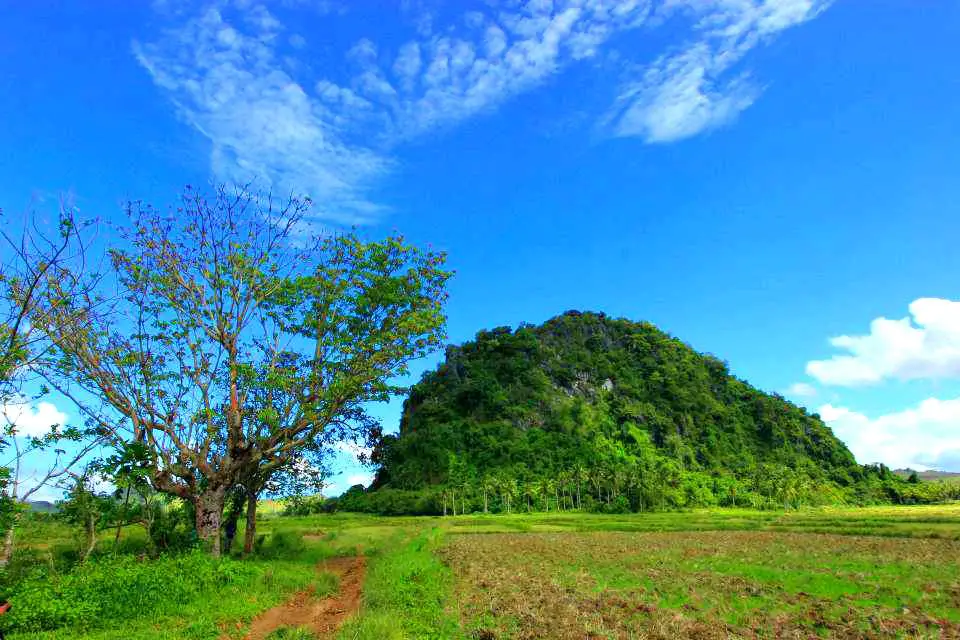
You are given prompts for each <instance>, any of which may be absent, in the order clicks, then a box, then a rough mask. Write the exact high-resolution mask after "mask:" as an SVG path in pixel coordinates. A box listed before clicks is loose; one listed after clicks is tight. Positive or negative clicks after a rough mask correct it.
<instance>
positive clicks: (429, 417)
mask: <svg viewBox="0 0 960 640" xmlns="http://www.w3.org/2000/svg"><path fill="white" fill-rule="evenodd" d="M374 460H375V461H377V462H379V463H380V464H381V467H380V470H379V473H378V474H377V477H376V480H375V482H374V485H373V488H374V489H375V490H378V489H383V488H391V489H404V490H423V489H427V488H431V487H435V488H436V487H451V488H453V490H454V491H456V488H458V487H459V488H460V490H461V494H464V495H469V496H471V499H476V498H473V496H476V495H479V492H482V493H483V494H484V496H488V494H494V495H495V496H499V498H498V499H499V500H513V499H518V500H524V499H526V500H527V501H528V502H529V501H530V496H526V498H524V496H523V495H522V494H523V492H524V491H532V492H534V493H540V494H542V493H543V492H545V491H546V492H553V493H554V495H555V497H556V500H557V503H558V504H563V499H562V496H563V495H564V494H565V492H566V493H572V492H573V491H574V488H573V487H576V491H577V492H578V493H582V494H584V495H585V496H588V499H589V500H593V501H597V502H601V503H609V502H611V501H612V500H617V501H618V502H619V503H620V504H621V506H623V505H624V504H625V503H626V504H629V507H630V508H633V509H644V508H651V507H658V506H663V507H677V506H689V505H698V504H703V505H710V504H729V505H745V504H752V505H754V506H763V505H767V504H770V505H775V504H779V505H783V504H798V503H817V502H836V501H852V500H858V501H863V500H867V501H883V500H886V499H888V492H887V491H886V489H885V488H884V486H885V484H886V485H891V484H900V483H902V481H900V480H899V479H898V478H896V477H895V476H893V474H891V473H890V472H889V470H888V469H886V468H883V467H862V466H860V465H858V464H857V462H856V460H855V459H854V457H853V455H852V454H851V453H850V451H849V450H848V449H847V447H846V446H845V445H844V444H843V443H842V442H840V441H839V440H838V439H837V438H836V437H835V436H834V434H833V432H832V431H831V430H830V428H829V427H828V426H827V425H826V424H824V423H823V421H822V420H820V418H819V417H818V416H817V415H813V414H810V413H808V412H807V411H806V410H804V409H803V408H801V407H798V406H796V405H794V404H792V403H790V402H788V401H787V400H785V399H784V398H782V397H780V396H778V395H776V394H768V393H764V392H762V391H760V390H758V389H756V388H754V387H752V386H751V385H750V384H748V383H747V382H745V381H743V380H740V379H738V378H736V377H735V376H733V375H731V373H730V371H729V370H728V368H727V365H726V363H724V362H723V361H721V360H719V359H718V358H716V357H714V356H711V355H706V354H701V353H698V352H696V351H695V350H694V349H692V348H691V347H690V346H688V345H687V344H685V343H683V342H681V341H680V340H678V339H676V338H674V337H671V336H669V335H667V334H666V333H664V332H663V331H660V330H659V329H658V328H657V327H655V326H654V325H652V324H650V323H646V322H632V321H629V320H624V319H613V318H610V317H607V316H605V315H603V314H598V313H581V312H567V313H565V314H563V315H561V316H558V317H555V318H553V319H551V320H549V321H547V322H546V323H544V324H543V325H541V326H531V325H522V326H520V327H519V328H517V329H515V330H514V329H511V328H507V327H501V328H497V329H493V330H491V331H481V332H480V333H478V334H477V336H476V339H475V340H473V341H470V342H467V343H465V344H463V345H461V346H451V347H449V348H448V349H447V352H446V358H445V360H444V362H443V363H442V364H440V365H439V367H438V368H437V369H436V370H435V371H432V372H429V373H427V374H426V375H424V376H423V379H422V380H421V381H420V382H419V383H418V384H416V385H414V386H413V388H412V389H411V391H410V395H409V397H408V398H407V400H406V402H405V403H404V409H403V416H402V419H401V424H400V431H399V434H398V435H397V436H386V437H385V438H384V439H383V442H382V443H381V445H380V446H379V447H378V448H377V449H376V450H375V451H374ZM541 485H542V486H541ZM558 486H559V488H558ZM512 487H519V488H517V489H514V488H512ZM551 487H552V488H551ZM511 492H515V493H516V494H517V496H518V497H517V498H513V497H511V495H510V494H511ZM581 499H582V497H581ZM571 500H572V499H571ZM534 502H535V500H534ZM547 506H549V503H547Z"/></svg>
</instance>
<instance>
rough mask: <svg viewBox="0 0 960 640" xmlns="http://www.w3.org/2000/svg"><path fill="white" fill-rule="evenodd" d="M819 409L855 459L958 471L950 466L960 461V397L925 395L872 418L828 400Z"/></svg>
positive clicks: (895, 466) (821, 415) (894, 465)
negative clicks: (912, 404)
mask: <svg viewBox="0 0 960 640" xmlns="http://www.w3.org/2000/svg"><path fill="white" fill-rule="evenodd" d="M818 412H819V414H820V417H821V418H823V420H824V422H826V423H827V424H828V425H830V427H831V428H832V429H833V431H834V433H835V434H836V435H837V437H838V438H840V439H841V440H843V441H844V442H845V443H846V444H847V446H848V447H849V448H850V450H851V451H852V452H853V454H854V455H855V456H856V458H857V461H858V462H861V463H872V462H883V463H884V464H886V465H887V466H890V467H893V468H904V467H912V468H914V469H926V468H931V467H936V468H945V469H946V470H948V471H950V470H953V471H960V468H958V467H956V466H955V465H956V463H957V462H960V456H958V455H957V454H958V452H960V429H958V428H957V427H958V425H960V398H955V399H952V400H938V399H936V398H929V399H927V400H924V401H923V402H921V403H920V404H918V405H917V406H916V407H913V408H910V409H907V410H905V411H900V412H898V413H890V414H886V415H882V416H879V417H876V418H870V417H868V416H866V415H865V414H863V413H858V412H856V411H852V410H850V409H847V408H844V407H836V406H833V405H831V404H825V405H823V406H822V407H820V409H819V410H818ZM946 465H949V466H946Z"/></svg>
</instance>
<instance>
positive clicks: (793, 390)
mask: <svg viewBox="0 0 960 640" xmlns="http://www.w3.org/2000/svg"><path fill="white" fill-rule="evenodd" d="M786 395H788V396H792V397H795V398H813V397H815V396H816V395H817V389H816V388H815V387H814V386H813V385H811V384H807V383H806V382H795V383H793V384H792V385H790V386H789V387H787V389H786Z"/></svg>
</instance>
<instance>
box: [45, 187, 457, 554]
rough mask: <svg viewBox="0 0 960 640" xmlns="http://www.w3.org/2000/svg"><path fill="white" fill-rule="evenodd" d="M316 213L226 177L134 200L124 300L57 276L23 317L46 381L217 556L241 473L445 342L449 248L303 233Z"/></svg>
mask: <svg viewBox="0 0 960 640" xmlns="http://www.w3.org/2000/svg"><path fill="white" fill-rule="evenodd" d="M310 208H311V203H310V202H309V201H308V200H298V199H289V200H287V201H285V202H282V203H278V202H277V201H275V200H273V199H272V198H270V197H258V196H256V195H251V194H249V193H247V192H246V191H244V190H240V189H238V190H232V191H231V190H228V189H226V188H222V187H221V188H219V189H217V190H216V192H215V193H214V194H213V195H212V196H210V197H207V196H206V195H204V194H202V193H200V192H198V191H195V190H192V189H190V188H188V189H187V191H186V193H185V195H184V196H183V198H182V200H181V203H180V206H179V207H177V209H176V210H175V211H173V212H171V213H170V214H163V213H161V212H159V211H157V210H155V209H153V208H151V207H149V206H146V205H143V204H141V203H132V204H130V205H129V206H128V214H129V219H130V223H129V225H127V226H126V227H124V228H123V229H121V231H120V240H121V244H120V245H119V246H118V247H116V248H115V249H113V250H112V251H111V266H112V276H113V277H112V280H111V282H110V283H109V284H110V286H111V287H112V288H115V289H116V290H117V291H119V295H118V296H117V297H116V298H115V299H112V300H106V295H105V294H104V293H103V292H102V291H101V292H100V293H93V294H91V293H89V292H86V291H84V292H81V293H80V294H79V295H77V294H76V293H75V292H71V291H69V290H65V289H63V288H59V287H57V277H58V276H60V275H61V272H59V271H56V270H54V272H53V273H52V274H51V276H50V278H49V279H48V283H47V284H48V286H47V287H46V295H45V297H44V300H43V302H44V304H43V305H41V308H40V309H39V310H38V312H37V313H35V314H33V315H32V316H31V317H30V319H31V322H32V323H33V324H34V325H35V326H36V328H37V329H38V330H40V331H42V332H43V334H44V336H45V337H46V339H47V340H49V341H50V343H51V344H52V345H53V346H54V347H55V351H56V354H57V356H58V359H57V360H56V362H49V363H48V366H46V367H44V368H43V371H44V375H45V376H46V378H47V380H48V382H49V383H50V385H51V386H52V387H54V388H55V389H57V390H58V391H60V392H61V393H62V394H64V395H66V396H67V397H69V398H71V399H72V400H73V401H74V402H75V403H76V404H77V406H78V407H80V409H81V410H82V411H83V413H84V414H85V415H86V416H87V417H88V418H90V419H91V420H92V421H93V422H94V423H95V424H96V425H97V427H98V428H100V429H101V430H102V431H103V432H104V433H105V434H107V436H108V438H109V441H110V443H111V444H112V445H113V446H114V447H116V448H117V449H119V450H123V449H125V448H127V447H130V446H132V445H133V444H137V443H139V444H141V445H143V446H145V447H146V449H147V451H148V460H149V465H150V482H151V484H152V485H153V486H154V488H156V489H157V490H159V491H162V492H165V493H168V494H171V495H174V496H178V497H180V498H183V499H184V500H187V501H189V502H190V503H191V504H192V505H193V508H194V511H195V523H196V530H197V534H198V535H199V536H200V538H201V539H202V540H204V541H206V542H207V543H208V544H209V547H210V549H211V551H212V553H213V554H214V555H215V556H218V555H219V554H220V529H221V527H220V525H221V517H222V514H223V507H224V501H225V498H226V495H227V492H228V491H229V490H230V489H231V488H232V487H233V486H234V485H236V484H237V483H238V482H240V481H241V478H242V477H243V476H244V475H245V474H248V473H250V472H251V471H252V470H259V469H262V468H263V467H264V466H266V465H272V464H278V465H281V466H283V465H284V464H286V461H288V460H289V458H290V456H292V455H295V453H296V452H297V451H299V450H301V449H303V448H305V447H309V446H311V444H312V443H315V442H316V441H317V440H318V438H321V437H322V436H323V435H324V434H327V433H331V432H337V431H338V430H342V429H346V428H347V425H348V424H349V423H351V422H352V420H353V418H354V417H355V415H356V414H357V412H358V411H359V410H360V409H362V407H363V406H364V405H365V404H366V403H368V402H372V401H382V400H385V399H386V398H387V397H388V396H389V395H390V394H392V393H395V392H397V391H398V389H396V388H395V387H394V386H393V385H391V383H390V381H391V379H393V378H394V377H395V376H398V375H401V374H404V373H405V372H406V371H407V364H408V363H409V362H410V361H411V360H412V359H415V358H419V357H421V356H423V355H425V354H427V353H428V352H430V351H432V350H433V349H434V348H436V347H437V346H439V345H440V344H441V342H442V339H443V337H444V334H443V325H444V320H445V317H444V315H443V302H444V300H445V297H446V294H445V284H446V281H447V279H448V278H449V276H450V273H449V272H447V271H444V270H443V264H444V261H445V257H444V256H443V254H439V253H434V252H430V251H423V250H420V249H417V248H414V247H411V246H409V245H407V244H406V243H405V242H404V240H403V239H402V238H400V237H390V238H387V239H385V240H382V241H378V242H364V241H362V240H360V239H359V238H358V237H357V236H356V235H354V234H344V235H326V236H322V237H315V238H310V237H309V236H308V235H307V234H306V225H307V222H308V220H307V214H308V212H309V210H310ZM271 394H272V396H271ZM255 396H259V397H261V398H268V399H269V401H267V402H252V399H253V398H254V397H255ZM90 398H94V400H92V401H91V400H90Z"/></svg>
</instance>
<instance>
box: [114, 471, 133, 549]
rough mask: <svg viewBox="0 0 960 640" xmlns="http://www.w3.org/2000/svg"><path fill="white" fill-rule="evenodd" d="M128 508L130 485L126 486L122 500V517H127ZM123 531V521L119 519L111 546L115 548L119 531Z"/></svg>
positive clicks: (118, 539) (118, 538) (118, 542)
mask: <svg viewBox="0 0 960 640" xmlns="http://www.w3.org/2000/svg"><path fill="white" fill-rule="evenodd" d="M129 506H130V485H127V493H126V495H125V496H124V498H123V517H124V518H125V517H126V516H127V509H128V508H129ZM121 529H123V519H122V518H120V519H118V520H117V535H115V536H114V537H113V546H114V547H116V546H117V545H119V544H120V530H121Z"/></svg>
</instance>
